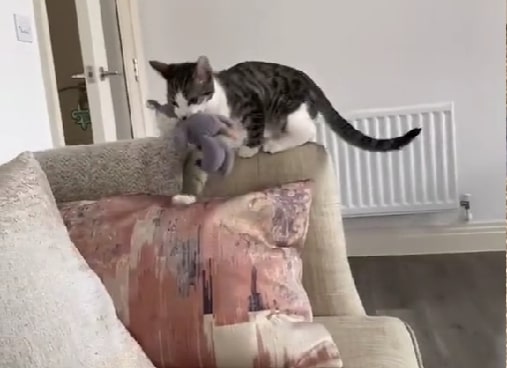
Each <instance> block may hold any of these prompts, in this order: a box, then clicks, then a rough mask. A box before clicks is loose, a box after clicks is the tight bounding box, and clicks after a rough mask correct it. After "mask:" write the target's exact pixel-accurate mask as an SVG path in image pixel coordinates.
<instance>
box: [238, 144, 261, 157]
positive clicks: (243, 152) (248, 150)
mask: <svg viewBox="0 0 507 368" xmlns="http://www.w3.org/2000/svg"><path fill="white" fill-rule="evenodd" d="M258 152H259V147H248V146H241V147H239V149H238V156H239V157H242V158H250V157H252V156H255V155H256V154H257V153H258Z"/></svg>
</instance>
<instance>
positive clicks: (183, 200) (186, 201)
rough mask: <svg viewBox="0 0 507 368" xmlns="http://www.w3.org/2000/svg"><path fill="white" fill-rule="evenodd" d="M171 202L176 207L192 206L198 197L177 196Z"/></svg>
mask: <svg viewBox="0 0 507 368" xmlns="http://www.w3.org/2000/svg"><path fill="white" fill-rule="evenodd" d="M171 202H172V203H173V204H176V205H186V206H188V205H190V204H194V203H195V202H197V198H196V196H193V195H186V194H177V195H175V196H174V197H172V200H171Z"/></svg>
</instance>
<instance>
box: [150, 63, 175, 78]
mask: <svg viewBox="0 0 507 368" xmlns="http://www.w3.org/2000/svg"><path fill="white" fill-rule="evenodd" d="M149 63H150V66H151V67H152V68H153V69H154V70H155V71H157V72H158V73H159V74H160V75H162V76H163V77H164V78H167V77H168V76H169V69H170V66H169V64H166V63H162V62H161V61H156V60H150V61H149Z"/></svg>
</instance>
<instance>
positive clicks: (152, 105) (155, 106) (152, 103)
mask: <svg viewBox="0 0 507 368" xmlns="http://www.w3.org/2000/svg"><path fill="white" fill-rule="evenodd" d="M160 106H161V105H160V103H159V102H158V101H155V100H146V107H147V108H149V109H153V110H156V109H158V108H159V107H160Z"/></svg>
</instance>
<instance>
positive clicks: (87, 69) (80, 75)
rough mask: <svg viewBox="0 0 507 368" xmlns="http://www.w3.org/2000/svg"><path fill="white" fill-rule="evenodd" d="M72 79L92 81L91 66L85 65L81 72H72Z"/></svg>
mask: <svg viewBox="0 0 507 368" xmlns="http://www.w3.org/2000/svg"><path fill="white" fill-rule="evenodd" d="M70 77H71V78H72V79H86V80H87V82H93V67H91V66H87V67H85V70H84V72H83V73H77V74H72V75H71V76H70Z"/></svg>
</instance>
